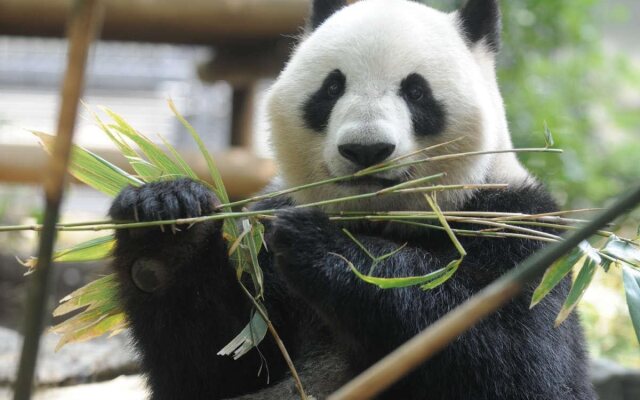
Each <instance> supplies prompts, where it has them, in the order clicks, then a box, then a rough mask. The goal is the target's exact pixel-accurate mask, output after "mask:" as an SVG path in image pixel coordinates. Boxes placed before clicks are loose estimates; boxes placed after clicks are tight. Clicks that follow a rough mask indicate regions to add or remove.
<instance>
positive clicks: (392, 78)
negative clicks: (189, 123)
mask: <svg viewBox="0 0 640 400" xmlns="http://www.w3.org/2000/svg"><path fill="white" fill-rule="evenodd" d="M500 26H501V22H500V12H499V8H498V2H497V1H496V0H469V1H468V2H467V3H466V5H465V6H463V8H462V9H460V10H458V11H457V12H454V13H443V12H440V11H437V10H435V9H433V8H429V7H427V6H425V5H423V4H421V3H418V2H412V1H408V0H363V1H360V2H356V3H355V4H352V5H347V4H346V3H345V1H344V0H315V1H314V2H313V5H312V15H311V18H310V20H309V26H308V28H307V30H306V32H305V34H304V35H303V36H302V38H301V40H300V43H299V45H298V46H297V47H296V48H295V50H294V52H293V55H292V56H291V59H290V61H289V62H288V64H287V65H286V67H285V68H284V70H283V71H282V73H281V74H280V76H279V77H278V79H277V80H276V82H275V83H274V85H273V87H272V88H271V89H270V91H269V94H268V96H267V107H266V109H267V114H268V117H269V121H270V127H271V135H272V143H273V149H274V151H275V160H276V162H277V164H278V166H279V171H280V175H279V177H278V178H277V185H278V186H279V187H280V188H287V187H292V186H297V185H301V184H304V183H309V182H314V181H319V180H322V179H327V178H331V177H335V176H341V175H346V174H350V173H353V172H355V171H358V170H360V169H362V168H366V167H368V166H371V165H373V164H376V163H380V162H383V161H385V160H389V159H391V158H394V157H398V156H402V155H405V154H408V153H411V152H413V151H415V150H417V149H422V148H426V147H428V146H433V145H436V144H441V143H445V142H449V141H451V140H455V139H459V138H461V139H460V140H457V141H455V142H454V143H452V144H450V145H446V146H441V147H438V148H435V149H433V150H431V151H430V153H428V154H429V155H443V154H450V153H458V152H465V151H482V150H508V149H511V148H512V144H511V139H510V134H509V130H508V126H507V122H506V119H505V112H504V107H503V102H502V98H501V95H500V92H499V90H498V85H497V82H496V75H495V71H494V67H495V59H496V53H497V51H498V49H499V46H500ZM441 171H446V173H447V175H446V177H443V178H442V179H441V180H440V181H439V183H443V184H449V183H505V184H508V185H509V186H508V188H506V189H501V190H482V191H457V192H444V193H441V194H439V195H438V197H437V201H438V203H439V205H440V207H441V208H442V209H445V210H459V211H470V210H472V211H496V212H497V211H500V212H521V213H543V212H550V211H554V210H556V204H555V202H554V200H553V199H552V196H551V195H550V194H549V192H548V191H547V190H546V189H545V188H544V187H543V186H542V185H541V184H540V183H538V182H537V181H536V180H535V179H534V178H533V177H532V176H531V175H530V174H529V173H528V172H527V171H526V170H525V169H524V168H523V166H522V165H521V164H520V163H519V162H518V160H517V158H516V157H515V156H514V155H513V154H499V155H496V154H494V155H484V156H476V157H468V158H462V159H455V160H449V161H442V162H439V163H427V164H421V165H416V166H413V167H410V168H405V169H402V170H394V171H388V172H386V173H383V174H379V175H375V176H372V177H367V178H361V179H357V180H354V181H349V182H347V183H344V182H343V183H340V184H331V185H326V186H323V187H318V188H314V189H310V190H306V191H301V192H297V193H293V194H291V195H290V196H282V197H279V198H275V199H271V200H266V201H262V202H260V203H258V204H255V205H253V209H256V210H259V209H273V208H276V209H278V210H279V212H278V214H277V218H275V219H273V220H271V221H267V222H266V228H265V229H266V231H265V232H266V233H265V238H266V249H264V250H263V251H262V252H261V253H260V262H261V266H262V268H263V269H264V275H265V278H264V280H265V304H266V308H267V310H268V312H269V315H270V318H271V320H272V322H273V324H274V326H275V327H276V328H277V330H278V331H279V333H280V336H281V337H282V340H283V342H284V343H285V345H286V347H287V348H288V350H289V352H290V353H291V355H292V358H293V361H294V364H295V365H296V366H297V368H298V370H299V371H300V374H301V378H302V381H303V383H304V384H305V387H306V390H307V391H308V392H309V393H310V394H311V395H313V396H315V398H317V399H321V398H326V397H327V396H328V394H330V393H331V392H332V391H334V390H335V389H337V388H338V387H340V386H341V385H342V384H344V383H345V382H347V381H348V380H349V379H351V378H353V377H354V376H355V375H356V374H358V373H359V372H361V371H363V370H364V369H366V368H367V367H369V366H371V365H372V364H373V363H375V362H376V361H378V360H379V359H381V358H382V357H383V356H385V355H386V354H388V353H389V352H391V351H392V350H393V349H395V348H396V347H398V346H399V345H401V344H402V343H404V342H405V341H407V340H408V339H410V338H411V337H413V336H414V335H416V334H418V333H419V332H420V331H421V330H423V329H425V328H426V327H428V326H429V325H430V324H432V323H433V322H434V321H436V320H438V319H439V318H441V317H442V316H443V315H445V314H446V313H447V312H449V311H450V310H452V309H453V308H455V307H456V306H457V305H459V304H461V303H462V302H464V301H465V300H466V299H468V298H469V297H470V296H472V295H473V294H474V293H476V292H478V291H479V290H481V289H482V288H483V287H485V286H486V285H488V284H489V283H490V282H492V281H493V280H495V279H496V278H498V277H499V276H500V275H502V274H503V273H505V272H506V271H508V270H509V269H511V268H513V267H514V266H516V265H517V264H518V263H520V262H521V261H523V260H524V259H525V258H527V257H528V256H530V255H531V254H532V253H533V252H535V251H537V250H538V249H539V248H540V246H541V245H540V244H539V243H537V242H533V241H529V240H524V239H516V238H513V239H494V238H471V237H461V238H460V240H461V241H462V244H463V245H464V247H465V249H466V250H467V252H468V256H467V257H466V258H465V259H464V262H463V264H462V265H461V266H460V269H459V270H458V272H457V273H456V274H455V275H454V277H453V278H452V279H450V280H449V281H448V282H446V283H445V284H443V285H441V286H439V287H437V288H436V289H433V290H430V291H423V290H421V289H419V288H404V289H393V290H382V289H379V288H377V287H375V286H373V285H369V284H367V283H365V282H363V281H361V280H359V279H358V278H357V277H356V276H355V275H354V274H353V273H352V272H351V271H350V270H349V268H347V265H346V264H345V262H344V261H343V260H342V259H340V258H338V257H336V256H335V255H334V254H340V255H342V256H344V257H345V258H347V259H348V260H350V261H351V262H352V263H353V264H354V265H355V266H356V267H357V268H359V269H360V270H361V271H366V270H367V269H368V267H369V266H370V259H369V258H368V257H367V256H366V255H365V254H364V253H363V251H362V250H361V249H360V248H359V247H358V245H357V244H356V243H354V241H352V240H351V239H349V238H347V237H346V236H345V235H344V234H343V233H342V231H341V229H340V228H341V227H340V226H339V225H338V224H337V223H333V222H330V221H329V219H328V217H327V213H328V212H336V211H340V210H351V211H354V210H355V211H357V210H360V211H363V210H364V211H384V210H394V211H402V210H423V209H428V206H427V205H426V203H425V199H424V198H423V197H420V196H416V197H410V196H396V197H393V196H386V197H377V198H375V199H373V200H363V201H353V202H349V203H342V204H339V205H338V204H334V205H329V206H326V207H321V208H311V209H299V208H298V209H295V208H293V206H295V205H296V204H303V203H308V202H311V201H318V200H322V199H330V198H336V197H344V196H349V195H354V194H360V193H365V192H371V191H373V190H376V189H380V188H383V187H388V186H390V185H395V184H398V183H400V182H403V181H405V180H407V179H409V178H417V177H422V176H428V175H431V174H434V173H437V172H441ZM217 204H219V201H218V199H217V198H216V197H215V195H214V194H213V193H212V192H211V191H209V190H208V189H207V188H206V187H204V186H202V185H201V184H199V183H197V182H194V181H191V180H186V179H179V180H175V181H162V182H155V183H149V184H146V185H144V186H142V187H138V188H134V187H129V188H126V189H124V190H123V191H122V192H121V193H120V194H119V196H118V197H117V198H116V199H115V201H114V203H113V205H112V207H111V210H110V215H111V217H112V218H114V219H116V220H133V219H136V220H142V221H144V220H152V219H153V220H155V219H158V218H163V219H174V218H180V217H196V216H200V215H206V214H210V213H213V212H214V211H215V206H216V205H217ZM178 228H179V229H178V230H169V229H167V230H165V231H162V230H160V229H146V230H139V229H138V230H120V231H118V232H117V234H116V237H117V245H116V248H115V251H114V255H115V261H114V268H115V270H116V271H117V276H118V282H119V293H120V297H121V300H122V304H123V306H124V308H125V310H126V313H127V317H128V320H129V323H130V328H131V333H132V337H133V342H134V344H135V347H136V349H137V351H138V352H139V354H140V356H141V365H142V369H143V372H144V373H145V375H146V377H147V380H148V387H149V389H150V393H151V398H152V399H155V400H161V399H221V398H240V399H289V398H297V397H296V396H297V395H296V391H295V389H294V386H293V383H292V380H291V378H290V376H289V374H288V370H287V367H286V365H285V363H284V362H283V360H282V357H281V355H280V354H279V351H278V349H277V346H276V344H275V343H274V341H273V339H271V337H270V336H267V338H266V339H265V340H264V341H263V342H262V343H261V344H260V346H259V348H258V349H254V350H252V351H251V352H250V353H248V354H247V355H246V356H244V357H242V358H240V359H239V360H237V361H234V360H232V359H231V358H229V357H221V356H218V355H216V353H217V352H218V350H220V348H222V347H223V346H224V345H226V344H227V343H228V342H229V341H230V340H231V339H232V338H233V337H234V336H235V335H236V334H237V333H238V332H239V331H240V330H241V329H242V328H243V327H244V325H245V324H246V323H247V321H248V318H249V316H250V313H251V304H250V303H249V301H247V299H246V298H245V295H244V294H243V293H242V291H241V289H240V288H239V285H238V284H237V281H236V276H235V271H234V269H233V267H232V266H231V265H230V262H229V259H228V257H227V244H226V243H225V241H224V240H223V238H222V235H221V226H220V224H219V223H215V222H211V223H201V224H196V225H194V226H191V227H186V226H181V227H178ZM349 229H351V231H352V232H353V234H354V235H355V237H356V238H357V239H358V240H359V241H360V242H361V243H362V244H363V245H364V246H366V248H368V249H370V251H372V252H373V253H375V254H376V255H382V254H387V253H390V252H392V251H394V250H397V249H398V248H399V247H400V246H401V245H403V244H406V246H405V247H403V248H402V249H401V250H400V251H398V252H397V253H395V255H393V256H392V257H390V258H388V259H386V260H384V261H383V262H381V263H380V264H379V265H378V266H377V274H379V275H380V276H385V277H394V276H415V275H423V274H426V273H428V272H430V271H433V270H436V269H439V268H442V267H443V266H444V265H446V264H447V263H449V262H450V261H451V260H453V259H455V258H457V253H456V250H455V248H454V247H453V245H452V244H451V242H450V241H449V240H448V238H447V237H446V236H444V235H443V234H442V233H439V232H437V231H432V230H428V229H417V228H415V229H410V228H408V227H405V226H398V224H394V223H387V224H382V223H370V224H353V225H350V226H349ZM569 285H570V282H568V281H566V280H565V281H564V282H562V283H561V284H560V285H559V287H558V288H557V289H556V290H555V291H554V292H552V293H551V295H549V296H548V297H547V298H546V300H544V302H543V303H542V304H540V305H539V306H537V307H536V308H534V309H533V310H529V299H530V296H531V292H532V289H533V287H527V288H526V290H524V293H523V294H522V295H521V296H518V297H517V298H516V299H514V300H513V301H512V302H510V303H509V304H508V305H507V306H505V307H504V308H503V309H501V310H500V311H498V312H497V313H495V314H494V315H492V316H490V317H488V318H486V319H485V320H483V321H482V322H481V323H479V324H478V325H476V326H475V327H473V328H472V329H471V330H469V331H468V332H467V333H464V334H462V335H461V336H460V337H458V338H457V339H456V340H455V341H454V342H453V343H451V344H450V345H449V346H448V347H447V348H446V349H444V350H443V351H442V352H441V353H439V354H438V355H437V356H435V357H434V358H433V359H431V360H429V361H428V362H426V363H425V364H424V365H422V366H420V368H418V369H417V370H416V371H415V372H413V373H411V374H410V375H409V376H407V377H405V378H404V379H403V380H401V381H400V382H399V383H397V384H395V385H394V386H393V387H392V388H390V389H389V390H388V391H387V392H385V393H384V394H383V395H382V396H381V398H388V399H448V400H456V399H467V400H472V399H473V400H482V399H487V400H489V399H491V400H495V399H509V400H517V399H523V400H524V399H545V400H552V399H554V400H555V399H566V400H571V399H576V400H578V399H580V400H587V399H594V398H595V395H594V392H593V389H592V387H591V384H590V382H589V379H588V371H587V356H586V352H585V344H584V339H583V333H582V331H581V327H580V324H579V321H578V318H577V317H576V316H575V315H574V316H572V317H570V318H569V319H568V320H567V321H566V322H565V323H564V324H563V325H561V326H560V327H558V328H554V318H555V315H556V314H557V312H558V310H559V309H560V306H561V304H562V301H563V299H564V297H565V296H566V294H567V292H568V289H569Z"/></svg>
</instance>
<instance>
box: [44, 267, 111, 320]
mask: <svg viewBox="0 0 640 400" xmlns="http://www.w3.org/2000/svg"><path fill="white" fill-rule="evenodd" d="M117 287H118V283H117V280H116V276H115V274H111V275H107V276H104V277H102V278H99V279H96V280H95V281H93V282H90V283H88V284H87V285H85V286H83V287H81V288H80V289H77V290H75V291H74V292H72V293H71V294H69V295H67V296H65V297H64V298H63V299H62V300H60V305H59V306H58V307H57V308H56V309H55V310H53V316H54V317H58V316H61V315H64V314H68V313H70V312H72V311H76V310H80V309H82V308H84V307H88V308H87V310H85V311H88V310H91V309H94V308H96V307H99V306H102V305H104V304H109V305H112V306H117V298H118V293H117Z"/></svg>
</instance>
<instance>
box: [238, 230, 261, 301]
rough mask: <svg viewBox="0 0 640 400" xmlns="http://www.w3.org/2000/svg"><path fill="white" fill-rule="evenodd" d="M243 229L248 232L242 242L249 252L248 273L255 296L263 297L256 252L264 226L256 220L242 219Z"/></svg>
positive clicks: (258, 251)
mask: <svg viewBox="0 0 640 400" xmlns="http://www.w3.org/2000/svg"><path fill="white" fill-rule="evenodd" d="M242 226H243V230H244V231H247V232H248V234H247V235H244V237H243V239H242V242H243V244H244V248H246V249H247V250H248V252H249V257H248V258H249V260H250V262H248V263H247V266H248V267H250V271H249V275H250V276H251V279H252V280H253V284H254V287H255V290H256V297H258V298H263V297H264V275H263V274H262V269H261V268H260V263H259V261H258V254H259V253H260V248H261V247H262V240H263V235H264V226H263V225H262V224H261V223H260V222H258V221H257V220H253V221H250V220H249V219H244V220H242Z"/></svg>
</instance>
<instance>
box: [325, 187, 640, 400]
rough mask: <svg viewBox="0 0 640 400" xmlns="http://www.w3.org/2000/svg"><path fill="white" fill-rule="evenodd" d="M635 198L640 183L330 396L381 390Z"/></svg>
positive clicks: (342, 399) (333, 399)
mask: <svg viewBox="0 0 640 400" xmlns="http://www.w3.org/2000/svg"><path fill="white" fill-rule="evenodd" d="M638 204H640V186H638V187H636V188H635V189H634V190H632V191H630V192H627V193H626V194H625V195H623V196H622V197H620V198H619V199H618V200H617V201H616V202H615V203H614V204H613V205H612V206H611V207H610V208H608V209H605V210H604V211H602V212H601V213H600V214H599V215H598V216H596V217H595V218H594V219H593V220H592V221H591V222H589V223H588V224H586V225H585V226H583V227H582V228H581V229H580V230H578V231H576V232H574V233H572V234H571V235H570V236H568V237H567V238H566V239H565V240H563V241H561V242H558V243H555V244H552V245H550V246H548V247H546V248H545V249H543V250H541V251H539V252H537V253H535V254H534V255H532V256H531V257H529V258H528V259H526V260H525V261H524V262H523V263H522V264H521V265H520V266H519V267H517V268H516V269H514V270H512V271H511V272H509V273H507V274H505V275H504V276H502V277H501V278H499V279H498V280H496V281H495V282H494V283H492V284H491V285H489V286H487V287H486V288H485V289H483V290H482V291H480V292H479V293H477V294H476V295H475V296H473V297H472V298H470V299H469V300H467V301H466V302H465V303H463V304H462V305H460V306H458V307H457V308H455V309H454V310H453V311H451V312H450V313H448V314H447V315H445V316H444V317H443V318H440V319H439V320H438V321H437V322H436V323H434V324H433V325H431V326H429V327H428V328H426V329H425V330H424V331H423V332H422V333H420V334H418V335H417V336H415V337H414V338H413V339H411V340H409V341H408V342H406V343H405V344H403V345H402V346H400V347H399V348H397V349H396V350H395V351H393V352H392V353H391V354H389V355H388V356H386V357H385V358H383V359H382V360H380V361H379V362H378V363H376V364H375V365H373V366H372V367H371V368H369V369H368V370H366V371H365V372H363V373H362V374H360V375H359V376H357V377H356V378H355V379H353V380H352V381H351V382H349V383H347V384H346V385H345V386H343V387H342V388H341V389H339V390H338V391H336V392H335V393H333V394H332V395H331V396H330V397H329V400H346V399H358V400H361V399H369V398H372V397H374V396H375V395H377V394H378V393H380V392H382V391H383V390H385V389H386V388H388V387H389V386H391V385H392V384H393V383H395V382H397V381H398V380H399V379H400V378H402V377H403V376H405V375H407V374H408V373H409V372H411V371H412V370H413V369H415V368H417V367H418V366H419V365H420V364H422V363H424V362H425V361H427V360H428V359H429V358H431V357H432V356H434V355H435V354H437V353H438V352H439V351H440V350H442V349H443V348H444V347H445V346H447V345H448V344H449V343H451V341H453V340H454V339H455V338H457V337H458V336H459V335H461V334H462V333H464V332H466V331H467V330H468V329H469V328H471V327H472V326H473V325H475V324H476V323H478V322H479V321H480V320H482V319H483V318H484V317H486V316H488V315H490V314H491V313H493V312H495V311H496V310H497V309H499V308H500V307H501V306H503V305H504V304H505V303H507V302H508V301H509V300H511V299H512V298H513V297H514V296H516V295H517V294H518V293H520V291H521V290H522V288H523V287H524V286H525V285H526V284H528V283H530V282H532V281H533V280H535V279H538V278H539V277H540V276H541V275H542V274H543V273H544V271H545V270H546V269H547V268H548V267H549V265H551V264H552V263H553V262H554V261H556V260H557V259H559V258H560V257H562V256H563V255H565V254H566V253H567V252H569V251H570V250H571V249H573V248H574V247H576V246H578V245H579V244H580V243H581V242H582V241H583V240H585V239H588V238H589V237H590V236H592V235H593V234H595V233H596V232H597V231H598V230H599V229H600V228H602V227H603V226H605V225H606V224H608V223H610V222H611V221H613V220H614V219H616V218H618V217H619V216H621V215H622V214H624V213H626V212H628V211H630V210H631V209H632V208H634V207H636V206H637V205H638Z"/></svg>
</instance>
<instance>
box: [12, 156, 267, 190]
mask: <svg viewBox="0 0 640 400" xmlns="http://www.w3.org/2000/svg"><path fill="white" fill-rule="evenodd" d="M92 151H94V152H95V153H96V154H98V155H99V156H100V157H103V158H104V159H105V160H107V161H109V162H112V163H114V164H115V165H117V166H119V167H120V168H122V169H124V170H126V171H129V172H131V168H129V165H128V163H127V161H126V160H125V159H124V158H123V157H122V156H121V155H120V153H118V151H116V150H111V149H101V150H92ZM182 155H183V157H184V158H185V160H187V162H188V163H189V164H190V165H191V167H192V168H193V169H194V171H195V172H196V173H197V174H198V176H200V177H202V178H203V179H207V180H208V179H209V173H208V170H207V166H206V163H205V161H204V160H203V159H202V156H201V155H200V153H198V152H193V151H191V152H184V153H182ZM214 158H215V160H216V163H217V165H218V169H219V170H220V173H221V174H222V179H223V180H224V183H225V186H226V188H227V190H228V192H229V196H231V197H232V198H234V199H242V198H246V197H249V196H250V195H252V194H255V193H256V192H258V191H260V190H261V189H262V188H264V187H265V186H266V185H267V184H268V183H269V181H270V180H271V178H272V177H273V176H274V174H275V165H274V163H273V162H272V161H271V160H267V159H264V158H259V157H256V156H255V155H254V154H253V153H252V152H251V151H249V150H245V149H242V148H231V149H230V150H228V151H226V152H224V153H220V154H217V155H214ZM46 161H47V157H46V154H45V153H44V151H43V150H42V149H41V148H39V147H37V146H31V145H4V144H3V145H1V146H0V182H5V183H30V184H41V183H42V177H43V175H45V174H44V172H45V171H46V168H47V162H46ZM75 182H76V183H78V182H77V181H75Z"/></svg>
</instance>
